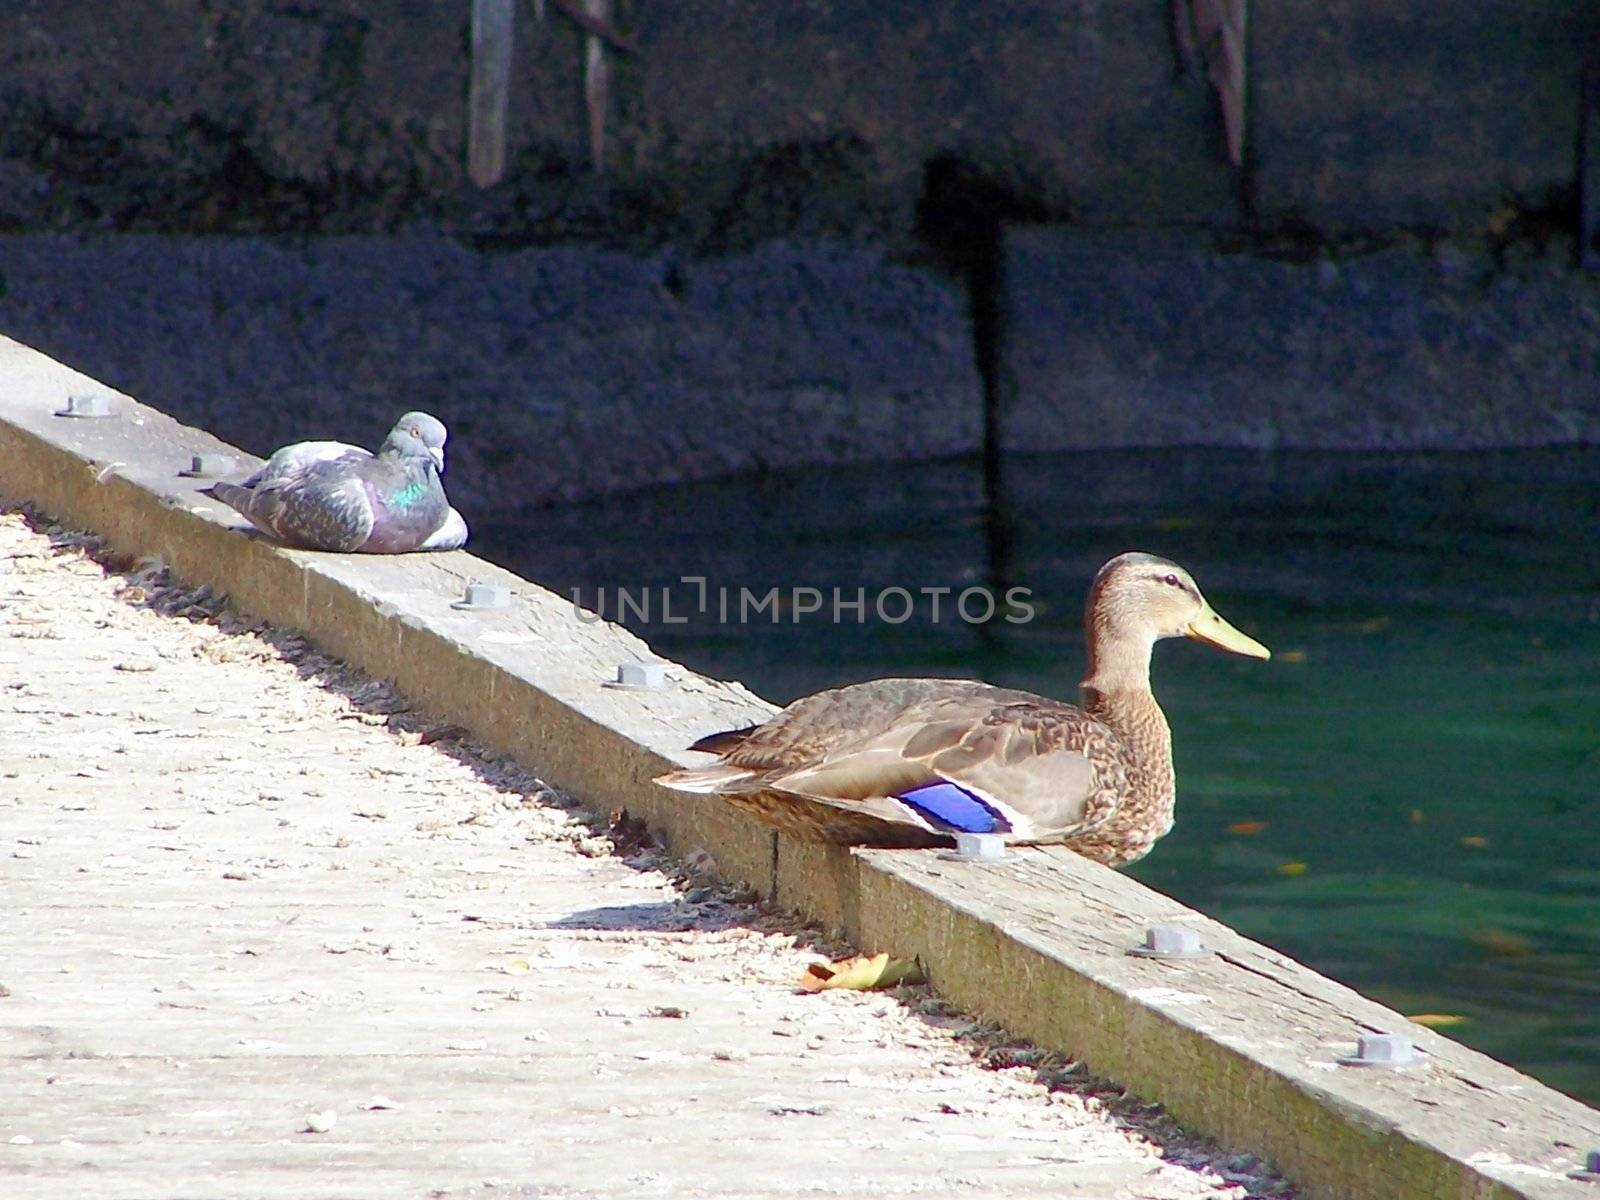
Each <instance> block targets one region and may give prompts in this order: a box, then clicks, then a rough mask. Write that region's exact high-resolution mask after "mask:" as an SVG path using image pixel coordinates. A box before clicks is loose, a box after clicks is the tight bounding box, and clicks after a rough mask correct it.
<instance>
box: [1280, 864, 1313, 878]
mask: <svg viewBox="0 0 1600 1200" xmlns="http://www.w3.org/2000/svg"><path fill="white" fill-rule="evenodd" d="M1305 873H1306V864H1305V863H1303V862H1286V863H1281V864H1279V866H1278V874H1279V875H1289V876H1291V877H1292V876H1295V875H1304V874H1305Z"/></svg>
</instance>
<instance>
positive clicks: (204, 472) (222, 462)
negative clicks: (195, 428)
mask: <svg viewBox="0 0 1600 1200" xmlns="http://www.w3.org/2000/svg"><path fill="white" fill-rule="evenodd" d="M237 465H238V460H237V459H235V458H234V457H233V455H231V454H196V455H194V456H193V457H192V458H190V459H189V465H188V466H187V467H185V468H184V469H183V470H181V471H179V472H178V474H179V475H182V476H183V477H184V478H186V479H215V478H216V477H217V476H219V475H231V474H233V471H234V468H235V467H237Z"/></svg>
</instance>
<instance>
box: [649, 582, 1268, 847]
mask: <svg viewBox="0 0 1600 1200" xmlns="http://www.w3.org/2000/svg"><path fill="white" fill-rule="evenodd" d="M1084 623H1085V627H1086V633H1087V639H1088V647H1089V671H1088V674H1087V675H1086V676H1085V677H1084V680H1083V683H1082V685H1081V690H1082V699H1081V707H1074V706H1073V705H1070V704H1065V703H1063V702H1062V701H1060V700H1051V699H1048V698H1046V697H1044V696H1035V695H1033V694H1032V693H1029V692H1022V691H1015V690H1012V689H1010V688H1000V687H993V686H991V685H989V684H986V683H977V682H974V681H971V680H954V679H876V680H873V681H872V682H870V683H858V684H853V685H851V686H849V687H842V688H835V689H833V690H832V691H826V692H818V693H817V694H816V695H813V696H806V697H803V698H802V699H799V700H796V701H795V702H794V703H793V704H791V705H789V707H788V708H786V709H784V710H783V711H782V712H780V713H778V714H777V715H776V716H775V717H773V718H772V719H771V720H770V721H767V722H766V723H765V724H763V725H757V726H753V727H751V728H748V729H735V730H729V731H727V732H725V733H714V734H711V735H710V736H709V737H704V738H701V739H700V740H699V741H698V742H696V743H695V744H694V745H693V746H691V747H690V749H692V750H702V751H708V752H710V753H713V754H716V755H717V756H718V761H717V763H716V764H714V765H712V766H709V767H704V768H700V769H695V770H685V771H673V772H671V773H670V774H667V775H663V776H661V777H660V779H659V780H657V782H659V783H661V784H663V785H664V786H666V787H669V788H673V789H675V790H677V791H684V792H702V793H709V794H711V795H716V796H721V797H722V798H723V799H724V800H726V801H728V802H729V803H730V804H733V805H735V806H737V807H739V808H742V809H745V810H747V811H749V812H751V813H752V814H754V815H755V816H757V817H759V818H761V819H762V820H764V821H767V822H769V823H770V824H773V825H776V826H777V827H779V828H780V829H783V830H786V831H787V832H789V833H792V834H794V835H796V836H799V837H804V838H808V839H812V840H820V841H830V842H842V843H847V844H853V845H866V846H942V845H949V844H950V842H951V840H952V838H953V836H954V835H955V834H957V833H998V834H1001V835H1002V836H1003V837H1004V838H1005V840H1006V841H1007V842H1016V843H1032V842H1059V843H1063V844H1065V845H1067V846H1069V847H1071V848H1072V849H1073V850H1076V851H1077V852H1078V853H1080V854H1082V855H1084V856H1085V857H1088V858H1092V859H1095V860H1096V861H1098V862H1103V863H1107V864H1109V865H1111V866H1118V865H1121V864H1124V863H1130V862H1133V861H1134V860H1136V859H1139V858H1142V857H1144V855H1146V854H1147V853H1149V851H1150V847H1151V846H1153V845H1154V844H1155V842H1156V839H1157V838H1159V837H1161V836H1162V835H1163V834H1164V833H1166V832H1167V831H1168V830H1169V829H1171V828H1172V814H1173V804H1174V800H1175V796H1176V792H1175V786H1174V782H1173V773H1172V737H1171V734H1170V732H1169V730H1168V728H1167V721H1166V717H1165V716H1163V715H1162V712H1161V708H1160V706H1159V705H1158V704H1157V703H1156V698H1155V696H1154V695H1152V694H1151V691H1150V652H1151V650H1152V649H1153V648H1154V646H1155V643H1156V641H1157V640H1158V639H1160V638H1168V637H1191V638H1195V639H1198V640H1199V641H1202V642H1209V643H1210V644H1211V645H1213V646H1217V647H1219V648H1220V649H1223V650H1229V651H1232V652H1233V653H1235V654H1245V655H1249V656H1250V657H1252V658H1270V657H1271V652H1270V651H1269V650H1268V649H1267V648H1266V647H1265V646H1263V645H1262V644H1261V643H1260V642H1258V641H1256V640H1255V639H1254V638H1252V637H1249V636H1247V635H1246V634H1243V633H1241V632H1240V631H1239V630H1237V629H1235V628H1234V627H1233V626H1232V625H1230V624H1228V622H1226V621H1224V620H1223V619H1222V618H1221V617H1220V616H1218V615H1217V614H1216V612H1215V611H1214V610H1213V609H1212V607H1211V605H1209V604H1207V603H1206V599H1205V597H1204V596H1202V595H1201V594H1200V589H1199V588H1198V587H1197V586H1196V585H1195V582H1194V580H1193V579H1192V578H1191V577H1190V575H1189V572H1187V571H1185V570H1184V569H1183V568H1182V567H1180V566H1178V565H1177V564H1176V563H1171V562H1168V561H1167V560H1166V559H1164V558H1157V557H1155V556H1154V555H1151V554H1138V553H1130V554H1123V555H1119V556H1118V557H1116V558H1113V559H1112V560H1111V561H1110V562H1108V563H1106V565H1105V566H1103V567H1101V568H1100V572H1099V574H1097V575H1096V576H1095V580H1094V585H1093V587H1092V588H1091V589H1090V591H1089V603H1088V609H1087V613H1086V616H1085V621H1084Z"/></svg>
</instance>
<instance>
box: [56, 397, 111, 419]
mask: <svg viewBox="0 0 1600 1200" xmlns="http://www.w3.org/2000/svg"><path fill="white" fill-rule="evenodd" d="M110 415H111V397H110V396H107V395H105V394H103V393H101V392H91V393H89V394H88V395H84V396H68V397H67V406H66V407H65V408H58V409H57V410H56V416H58V417H109V416H110Z"/></svg>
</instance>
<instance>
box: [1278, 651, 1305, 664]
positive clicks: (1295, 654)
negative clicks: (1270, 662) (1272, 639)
mask: <svg viewBox="0 0 1600 1200" xmlns="http://www.w3.org/2000/svg"><path fill="white" fill-rule="evenodd" d="M1273 657H1274V658H1276V659H1277V660H1278V661H1279V662H1286V663H1303V662H1305V660H1306V652H1305V651H1304V650H1284V651H1282V652H1280V653H1278V654H1275V655H1273Z"/></svg>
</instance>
